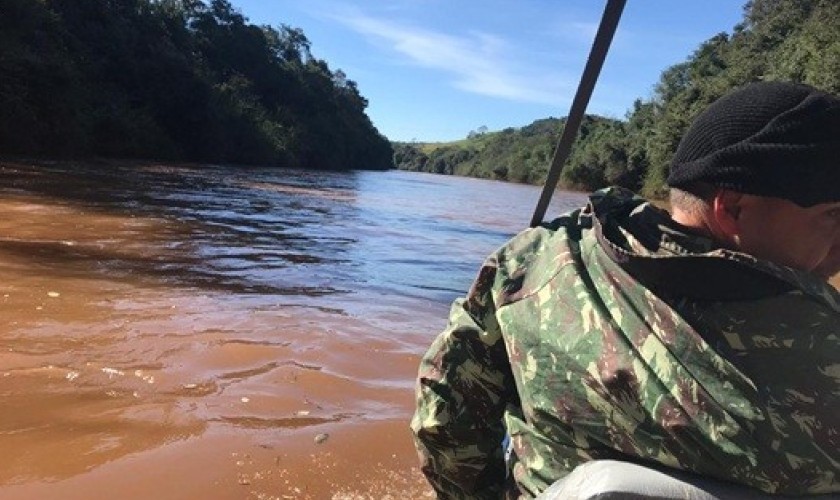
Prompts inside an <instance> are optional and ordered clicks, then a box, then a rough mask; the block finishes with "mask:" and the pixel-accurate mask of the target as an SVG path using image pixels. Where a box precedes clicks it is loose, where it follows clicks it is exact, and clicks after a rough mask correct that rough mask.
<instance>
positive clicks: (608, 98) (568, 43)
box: [231, 0, 743, 142]
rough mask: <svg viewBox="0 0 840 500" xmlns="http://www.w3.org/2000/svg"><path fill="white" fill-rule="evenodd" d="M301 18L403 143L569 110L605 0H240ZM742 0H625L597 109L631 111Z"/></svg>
mask: <svg viewBox="0 0 840 500" xmlns="http://www.w3.org/2000/svg"><path fill="white" fill-rule="evenodd" d="M231 3H232V4H233V5H234V6H236V7H237V8H238V9H239V10H240V12H242V14H244V15H245V16H246V17H248V18H249V19H250V21H251V22H252V23H256V24H270V25H272V26H278V25H280V24H287V25H290V26H293V27H297V28H301V29H302V30H303V31H304V33H305V34H306V36H307V38H309V40H310V42H311V43H312V53H313V55H314V56H315V57H317V58H319V59H324V60H325V61H327V63H328V64H329V66H330V68H331V69H333V70H336V69H341V70H343V71H344V72H345V73H347V75H348V78H350V79H351V80H354V81H356V83H357V84H358V86H359V90H360V92H361V94H362V95H363V96H364V97H365V98H367V99H368V101H369V102H370V105H369V107H368V110H367V112H368V116H370V118H371V120H373V123H374V125H376V127H377V128H378V129H379V131H380V132H382V133H383V134H384V135H385V136H386V137H388V138H389V139H391V140H397V141H412V140H417V141H422V142H431V141H450V140H457V139H462V138H464V137H466V136H467V134H468V133H469V132H470V131H472V130H476V129H478V128H479V127H481V126H486V127H487V128H488V129H489V130H491V131H492V130H500V129H503V128H506V127H521V126H524V125H528V124H529V123H531V122H533V121H534V120H537V119H540V118H546V117H549V116H556V117H559V116H565V115H566V114H568V110H569V106H570V104H571V100H572V98H573V96H574V92H575V89H576V88H577V84H578V81H579V79H580V73H581V71H582V70H583V66H584V64H585V61H586V57H587V55H588V54H589V49H590V47H591V45H592V39H593V37H594V34H595V31H596V30H597V27H598V22H599V21H600V17H601V14H602V12H603V8H604V4H605V0H560V1H557V0H555V1H549V0H518V1H514V0H483V1H481V2H478V1H469V2H467V1H458V0H454V1H453V0H392V1H361V0H282V1H277V0H231ZM742 13H743V2H742V1H740V0H703V1H691V0H689V1H683V0H628V2H627V6H626V7H625V10H624V14H623V16H622V20H621V23H620V25H619V29H618V33H617V34H616V38H615V39H614V40H613V45H612V47H611V49H610V53H609V55H608V57H607V61H606V63H605V65H604V69H603V71H602V73H601V78H600V79H599V81H598V85H597V87H596V89H595V93H594V95H593V96H592V100H591V101H590V105H589V108H588V111H589V112H592V113H598V114H602V115H605V116H610V117H613V118H623V117H624V116H625V114H626V112H627V110H628V109H629V108H630V107H631V106H632V103H633V101H634V100H635V99H636V98H640V97H641V98H648V97H650V96H651V94H652V91H653V86H654V85H655V84H656V82H657V80H658V78H659V75H660V73H661V72H662V70H664V69H665V68H667V67H668V66H671V65H672V64H676V63H679V62H681V61H684V60H685V59H686V58H687V57H688V56H689V55H690V54H691V53H692V52H693V51H694V50H695V49H697V47H698V46H699V44H700V43H701V42H703V41H704V40H707V39H708V38H710V37H711V36H713V35H715V34H716V33H720V32H722V31H726V32H731V31H732V28H733V27H734V26H735V24H737V23H738V22H740V21H741V19H742Z"/></svg>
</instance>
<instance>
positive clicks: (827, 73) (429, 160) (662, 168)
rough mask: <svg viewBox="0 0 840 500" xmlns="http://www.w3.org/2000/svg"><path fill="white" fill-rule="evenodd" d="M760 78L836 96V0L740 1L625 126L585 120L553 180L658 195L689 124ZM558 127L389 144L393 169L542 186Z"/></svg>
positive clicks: (839, 57)
mask: <svg viewBox="0 0 840 500" xmlns="http://www.w3.org/2000/svg"><path fill="white" fill-rule="evenodd" d="M685 22H690V20H688V19H687V20H685ZM607 64H609V61H608V62H607ZM759 80H788V81H796V82H804V83H808V84H811V85H814V86H816V87H818V88H821V89H824V90H827V91H830V92H833V93H835V94H840V2H838V1H837V0H752V1H749V2H747V4H746V5H745V6H744V18H743V21H742V22H741V23H740V24H738V25H737V26H735V27H734V29H733V30H732V32H731V33H720V34H718V35H716V36H714V37H712V38H711V39H709V40H707V41H705V42H704V43H703V44H701V46H700V47H699V48H698V49H697V50H696V51H695V52H694V53H693V54H692V55H691V56H690V57H688V59H687V60H686V61H684V62H681V63H679V64H675V65H674V66H671V67H670V68H667V69H666V70H665V71H663V72H662V74H661V76H660V78H659V82H658V83H657V84H656V86H655V88H654V91H653V95H652V97H651V98H639V99H637V100H636V102H635V103H634V104H633V107H632V109H630V110H629V111H628V113H627V117H626V119H625V120H622V121H613V120H607V119H600V118H596V117H588V118H587V120H586V121H585V122H584V125H583V127H582V129H581V133H580V135H579V136H578V142H577V143H576V144H575V147H574V149H573V152H572V156H571V157H570V158H569V161H568V162H567V164H566V166H565V168H564V171H563V176H562V179H561V184H562V185H563V186H565V187H570V188H583V189H589V190H591V189H597V188H599V187H603V186H605V185H608V184H619V185H623V186H626V187H629V188H631V189H634V190H637V191H643V192H645V193H646V194H648V195H659V194H662V192H663V186H664V182H665V178H666V176H667V170H668V163H669V161H670V158H671V156H672V155H673V152H674V150H675V149H676V147H677V144H678V143H679V139H680V137H681V136H682V134H683V132H684V131H685V129H686V128H687V126H688V124H689V123H690V122H691V120H692V119H693V118H694V117H695V116H696V115H697V113H699V112H700V111H701V110H703V109H704V108H705V107H706V106H707V105H708V104H709V103H711V102H712V101H714V100H715V99H717V98H718V97H720V96H721V95H723V94H724V93H726V92H727V91H728V90H729V89H732V88H734V87H737V86H740V85H743V84H746V83H749V82H753V81H759ZM561 127H562V120H553V119H549V120H539V121H537V122H535V123H534V124H532V125H530V126H528V127H524V128H521V129H518V130H514V129H508V130H505V131H501V132H491V133H483V134H472V135H473V136H472V137H470V138H468V139H465V140H464V141H459V142H455V143H449V144H435V145H420V144H397V145H395V159H396V162H397V166H398V168H405V169H411V170H424V171H430V172H442V173H454V174H460V175H473V176H477V177H487V178H504V179H508V180H512V181H517V182H530V183H542V182H544V180H545V175H546V169H547V166H548V164H549V162H550V158H551V157H550V155H551V153H549V151H553V148H554V146H555V144H556V142H557V138H558V137H559V134H560V130H561Z"/></svg>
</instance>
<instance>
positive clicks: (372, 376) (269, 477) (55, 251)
mask: <svg viewBox="0 0 840 500" xmlns="http://www.w3.org/2000/svg"><path fill="white" fill-rule="evenodd" d="M538 195H539V192H538V190H537V189H536V188H534V187H530V186H520V185H513V184H505V183H498V182H489V181H480V180H471V179H463V178H456V177H444V176H432V175H427V174H416V173H408V172H398V171H393V172H350V173H317V172H316V173H313V172H306V171H288V170H276V169H232V168H224V167H215V166H172V165H168V166H167V165H156V164H114V163H109V164H52V163H48V164H41V165H38V166H35V165H32V164H26V163H16V162H2V163H0V213H2V214H3V217H2V218H0V308H2V316H0V401H2V406H0V450H2V454H0V498H3V499H5V500H9V499H36V498H37V499H44V498H61V499H90V498H123V499H134V498H136V499H146V498H155V499H168V498H173V499H175V498H179V499H180V498H190V499H191V498H213V499H216V498H219V499H227V498H237V499H238V498H255V499H284V498H319V499H320V498H333V499H345V498H346V499H357V498H358V499H361V498H365V499H366V498H377V499H378V498H424V497H431V493H430V492H429V490H428V488H427V487H426V485H425V483H424V481H423V480H422V478H421V475H420V473H419V471H418V469H417V467H416V463H417V462H416V456H415V453H414V449H413V445H412V442H411V437H410V434H409V431H408V420H409V418H410V415H411V412H412V407H413V383H414V376H415V373H416V368H417V363H418V360H419V357H420V355H421V354H422V352H423V351H424V350H425V349H426V348H427V347H428V345H429V343H430V342H431V339H432V338H433V336H434V335H435V334H436V333H437V332H438V331H439V330H440V329H442V328H443V326H444V323H445V318H446V313H447V310H448V307H449V302H450V301H451V300H452V299H453V298H455V297H457V296H458V295H462V294H463V293H464V292H465V290H466V289H467V288H468V286H469V284H470V282H471V280H472V277H473V274H474V273H475V271H476V270H477V269H478V266H479V264H480V263H481V261H482V260H483V258H484V257H485V255H486V254H487V253H489V252H490V251H492V250H493V249H494V248H495V247H496V246H498V245H499V244H501V243H502V242H503V241H504V240H505V239H507V238H508V237H509V236H511V235H512V234H513V233H514V232H516V231H517V230H519V229H521V228H523V227H524V226H525V225H527V222H528V220H530V214H531V211H532V210H533V206H534V204H535V203H536V200H537V198H538ZM582 200H583V196H582V195H580V194H572V193H566V194H563V195H561V196H559V197H558V198H557V200H555V206H554V207H553V208H552V211H551V212H550V213H554V214H556V213H558V212H559V211H560V210H564V209H567V208H571V207H573V206H577V205H578V204H580V203H581V201H582Z"/></svg>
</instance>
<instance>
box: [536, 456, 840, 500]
mask: <svg viewBox="0 0 840 500" xmlns="http://www.w3.org/2000/svg"><path fill="white" fill-rule="evenodd" d="M779 498H799V499H805V498H809V499H820V500H828V499H838V498H840V495H836V494H833V495H819V496H809V497H784V496H778V495H767V494H765V493H762V492H760V491H757V490H753V489H751V488H745V487H743V486H738V485H735V484H730V483H726V482H723V481H716V480H713V479H707V478H703V477H700V476H697V475H694V474H688V473H684V472H681V471H676V470H668V471H667V472H666V471H664V470H660V469H652V468H647V467H644V466H641V465H638V464H634V463H630V462H619V461H616V460H595V461H592V462H587V463H585V464H583V465H581V466H579V467H577V468H575V470H574V471H572V473H571V474H569V475H568V476H566V477H564V478H563V479H560V480H559V481H557V482H556V483H554V484H553V485H551V487H550V488H549V489H547V490H546V491H544V492H543V493H542V494H541V495H540V496H538V497H537V498H536V500H613V499H615V500H619V499H621V500H741V499H746V500H749V499H755V500H771V499H779Z"/></svg>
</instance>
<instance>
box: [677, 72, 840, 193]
mask: <svg viewBox="0 0 840 500" xmlns="http://www.w3.org/2000/svg"><path fill="white" fill-rule="evenodd" d="M694 182H705V183H708V184H711V185H714V186H717V187H721V188H726V189H731V190H733V191H737V192H740V193H745V194H753V195H758V196H772V197H776V198H784V199H786V200H789V201H792V202H794V203H796V204H797V205H800V206H803V207H809V206H813V205H816V204H819V203H828V202H835V201H840V99H838V98H837V97H835V96H832V95H831V94H827V93H825V92H821V91H819V90H817V89H815V88H813V87H810V86H808V85H801V84H794V83H785V82H761V83H753V84H750V85H746V86H744V87H741V88H739V89H737V90H735V91H734V92H732V93H730V94H727V95H725V96H724V97H722V98H720V99H719V100H717V101H715V102H714V103H713V104H712V105H711V106H709V107H708V109H706V110H705V111H704V112H703V113H701V114H700V116H698V117H697V119H696V120H695V121H694V123H693V124H692V125H691V127H690V128H689V129H688V132H686V134H685V136H683V139H682V141H681V142H680V145H679V147H678V148H677V152H676V154H675V155H674V160H673V162H672V163H671V173H670V175H669V176H668V185H669V186H672V187H678V188H687V187H689V186H690V185H691V184H692V183H694Z"/></svg>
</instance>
